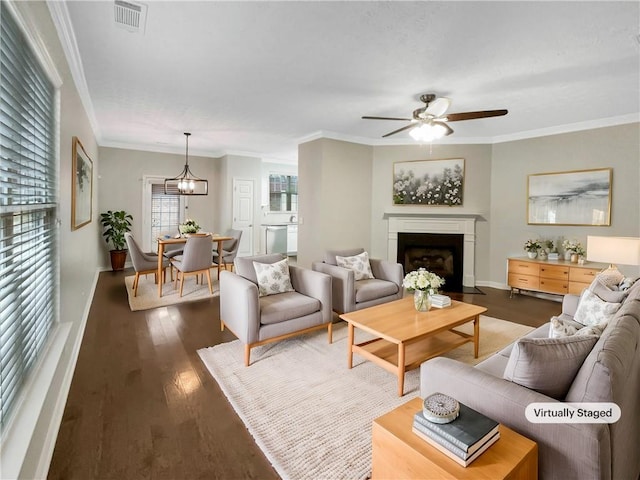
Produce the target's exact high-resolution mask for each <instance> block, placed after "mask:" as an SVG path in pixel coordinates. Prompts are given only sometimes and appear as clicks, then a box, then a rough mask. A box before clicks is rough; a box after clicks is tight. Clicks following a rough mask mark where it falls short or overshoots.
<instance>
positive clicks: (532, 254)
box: [527, 252, 538, 258]
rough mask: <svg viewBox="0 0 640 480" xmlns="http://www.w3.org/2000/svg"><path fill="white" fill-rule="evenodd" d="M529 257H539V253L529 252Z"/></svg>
mask: <svg viewBox="0 0 640 480" xmlns="http://www.w3.org/2000/svg"><path fill="white" fill-rule="evenodd" d="M527 256H528V257H529V258H536V257H537V256H538V252H527Z"/></svg>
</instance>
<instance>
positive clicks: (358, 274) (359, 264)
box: [336, 252, 374, 280]
mask: <svg viewBox="0 0 640 480" xmlns="http://www.w3.org/2000/svg"><path fill="white" fill-rule="evenodd" d="M336 264H337V265H338V266H339V267H342V268H347V269H349V270H353V273H354V276H355V279H356V280H366V279H368V278H374V276H373V273H372V272H371V264H370V263H369V254H368V253H367V252H362V253H361V254H360V255H354V256H352V257H341V256H339V255H336Z"/></svg>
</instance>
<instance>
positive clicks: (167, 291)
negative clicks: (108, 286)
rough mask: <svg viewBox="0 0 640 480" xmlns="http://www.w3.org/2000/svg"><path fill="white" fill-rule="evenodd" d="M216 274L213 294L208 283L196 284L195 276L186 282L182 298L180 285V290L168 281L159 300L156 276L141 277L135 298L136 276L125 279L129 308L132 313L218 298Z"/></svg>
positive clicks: (213, 276)
mask: <svg viewBox="0 0 640 480" xmlns="http://www.w3.org/2000/svg"><path fill="white" fill-rule="evenodd" d="M215 278H216V277H215V274H214V273H212V274H211V282H212V285H213V294H211V293H209V285H207V281H206V280H204V283H196V277H195V276H189V277H186V278H185V280H184V288H183V289H182V297H180V283H178V288H177V289H176V288H173V285H174V284H173V282H171V281H170V280H168V281H167V282H166V283H165V284H164V285H162V297H160V298H158V285H157V284H156V283H155V280H154V275H141V276H140V281H139V282H138V295H137V296H135V297H134V296H133V280H134V279H135V275H131V276H128V277H125V279H124V283H125V285H126V287H127V295H128V296H129V307H130V308H131V311H133V312H135V311H136V310H148V309H150V308H156V307H166V306H168V305H175V304H176V303H185V302H195V301H197V300H205V299H207V298H212V297H216V296H218V295H219V294H220V290H219V288H218V281H217V280H215Z"/></svg>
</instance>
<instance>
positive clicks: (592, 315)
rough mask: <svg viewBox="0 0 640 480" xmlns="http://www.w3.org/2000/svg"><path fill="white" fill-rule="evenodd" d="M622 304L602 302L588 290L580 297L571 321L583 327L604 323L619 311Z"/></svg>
mask: <svg viewBox="0 0 640 480" xmlns="http://www.w3.org/2000/svg"><path fill="white" fill-rule="evenodd" d="M621 305H622V303H609V302H605V301H604V300H602V299H601V298H600V297H598V296H597V295H596V294H595V293H593V292H592V291H591V290H589V289H588V288H587V289H585V290H584V291H583V292H582V295H580V301H579V302H578V308H577V309H576V313H575V314H574V315H573V319H574V320H575V321H576V322H579V323H581V324H583V325H598V324H600V323H606V322H608V321H609V319H610V318H611V317H612V316H613V315H614V314H615V313H616V312H617V311H618V310H619V309H620V306H621Z"/></svg>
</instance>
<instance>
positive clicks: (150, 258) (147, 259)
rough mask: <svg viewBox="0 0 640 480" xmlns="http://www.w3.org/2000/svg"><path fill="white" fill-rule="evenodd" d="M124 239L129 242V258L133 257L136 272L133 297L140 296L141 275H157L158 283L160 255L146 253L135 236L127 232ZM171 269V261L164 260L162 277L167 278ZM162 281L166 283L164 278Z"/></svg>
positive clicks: (132, 261)
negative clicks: (168, 270)
mask: <svg viewBox="0 0 640 480" xmlns="http://www.w3.org/2000/svg"><path fill="white" fill-rule="evenodd" d="M124 238H125V240H126V242H127V248H128V249H129V256H131V263H133V269H134V270H135V271H136V278H135V279H134V280H133V296H134V297H137V296H138V282H139V281H140V275H146V274H148V273H153V274H155V277H156V283H157V282H158V255H157V254H155V253H148V252H144V251H143V250H142V249H141V248H140V246H139V245H138V243H137V242H136V240H135V239H134V238H133V235H132V234H131V233H129V232H125V234H124ZM168 267H169V261H168V260H165V259H163V260H162V276H163V277H166V275H167V268H168ZM161 281H163V282H164V281H165V278H162V279H161Z"/></svg>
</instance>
